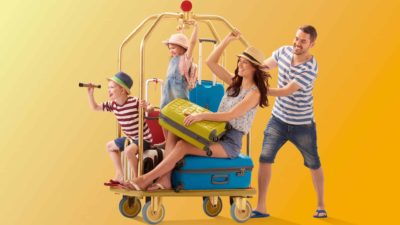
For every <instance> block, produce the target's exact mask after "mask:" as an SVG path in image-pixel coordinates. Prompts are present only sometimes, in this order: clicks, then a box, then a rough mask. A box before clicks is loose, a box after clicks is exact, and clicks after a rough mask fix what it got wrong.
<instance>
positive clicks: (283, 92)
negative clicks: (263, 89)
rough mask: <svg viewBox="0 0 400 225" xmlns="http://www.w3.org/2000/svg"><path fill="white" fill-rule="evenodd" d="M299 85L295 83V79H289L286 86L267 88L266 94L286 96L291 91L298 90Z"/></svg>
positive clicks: (291, 92)
mask: <svg viewBox="0 0 400 225" xmlns="http://www.w3.org/2000/svg"><path fill="white" fill-rule="evenodd" d="M300 88H301V87H300V86H299V85H298V84H297V83H296V81H294V80H292V81H290V82H289V83H288V84H287V85H286V86H284V87H281V88H269V89H268V95H270V96H278V97H282V96H288V95H291V94H293V92H295V91H297V90H299V89H300Z"/></svg>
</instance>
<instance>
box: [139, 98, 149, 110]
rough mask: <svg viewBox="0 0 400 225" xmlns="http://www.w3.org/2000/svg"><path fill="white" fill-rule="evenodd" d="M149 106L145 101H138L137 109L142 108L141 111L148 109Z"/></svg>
mask: <svg viewBox="0 0 400 225" xmlns="http://www.w3.org/2000/svg"><path fill="white" fill-rule="evenodd" d="M149 106H150V104H148V103H147V102H146V101H145V100H140V101H139V107H140V108H143V109H147V107H149Z"/></svg>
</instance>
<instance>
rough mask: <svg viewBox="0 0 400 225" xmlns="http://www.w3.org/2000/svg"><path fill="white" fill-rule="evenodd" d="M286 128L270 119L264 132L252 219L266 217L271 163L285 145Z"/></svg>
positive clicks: (275, 120) (277, 121) (274, 119)
mask: <svg viewBox="0 0 400 225" xmlns="http://www.w3.org/2000/svg"><path fill="white" fill-rule="evenodd" d="M286 131H287V128H285V124H284V123H282V122H281V121H279V120H278V119H276V118H275V117H272V118H271V119H270V120H269V122H268V125H267V128H266V129H265V131H264V140H263V146H262V152H261V155H260V160H259V162H260V167H259V170H258V203H257V207H256V209H255V210H254V211H253V215H252V217H253V218H257V217H266V216H267V215H266V213H267V207H266V197H267V192H268V187H269V182H270V180H271V172H272V168H271V167H272V163H273V162H274V159H275V156H276V154H277V153H278V151H279V149H280V148H281V147H282V146H283V145H284V144H285V143H286V141H287V136H286Z"/></svg>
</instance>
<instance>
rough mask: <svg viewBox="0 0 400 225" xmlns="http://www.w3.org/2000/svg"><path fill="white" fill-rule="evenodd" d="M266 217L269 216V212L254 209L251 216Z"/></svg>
mask: <svg viewBox="0 0 400 225" xmlns="http://www.w3.org/2000/svg"><path fill="white" fill-rule="evenodd" d="M266 217H269V214H268V213H262V212H259V211H257V210H254V211H253V212H252V213H251V216H250V218H266Z"/></svg>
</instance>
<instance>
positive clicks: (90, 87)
mask: <svg viewBox="0 0 400 225" xmlns="http://www.w3.org/2000/svg"><path fill="white" fill-rule="evenodd" d="M87 92H88V94H89V95H93V92H94V87H93V84H92V83H90V86H89V87H88V89H87Z"/></svg>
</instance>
